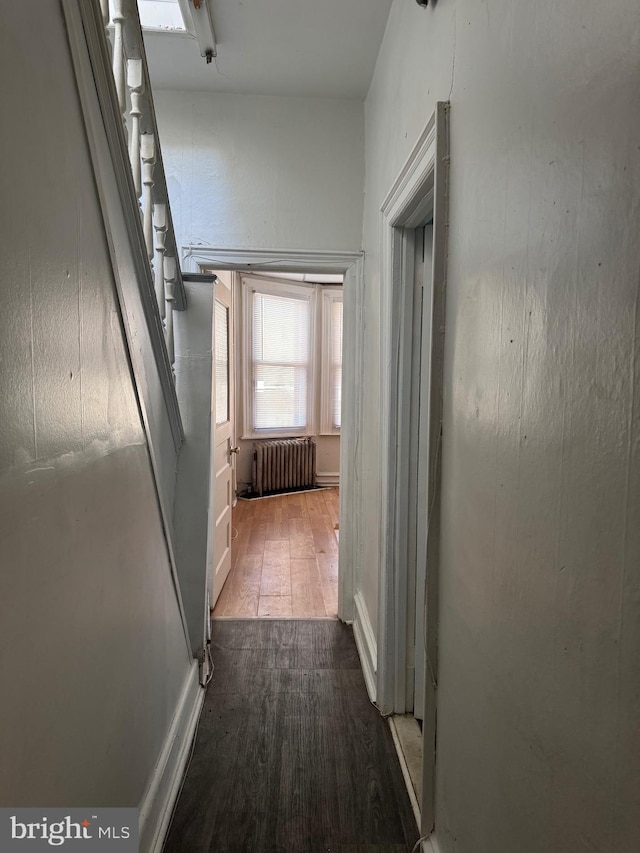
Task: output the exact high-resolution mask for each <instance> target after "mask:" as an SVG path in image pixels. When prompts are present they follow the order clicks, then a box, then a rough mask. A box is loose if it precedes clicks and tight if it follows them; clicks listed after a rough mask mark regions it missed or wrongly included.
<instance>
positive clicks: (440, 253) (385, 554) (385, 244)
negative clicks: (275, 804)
mask: <svg viewBox="0 0 640 853" xmlns="http://www.w3.org/2000/svg"><path fill="white" fill-rule="evenodd" d="M448 111H449V104H448V103H444V102H439V103H437V104H436V108H435V111H434V114H433V116H432V117H431V118H430V119H429V121H428V122H427V125H426V126H425V129H424V131H423V132H422V134H421V135H420V138H419V140H418V142H417V143H416V145H415V146H414V149H413V151H412V152H411V154H410V156H409V158H408V159H407V161H406V163H405V165H404V167H403V168H402V169H401V171H400V174H399V175H398V178H397V179H396V180H395V181H394V183H393V185H392V187H391V189H390V191H389V193H388V194H387V196H386V198H385V200H384V202H383V204H382V207H381V217H380V229H381V234H380V243H381V257H382V262H381V287H380V316H381V318H382V325H381V347H380V348H381V365H382V369H381V374H380V382H381V384H380V401H381V407H380V408H381V424H380V429H381V447H382V452H383V453H384V454H385V462H384V463H383V465H382V482H381V518H380V528H379V529H380V538H379V549H380V558H381V562H380V577H379V611H378V626H379V632H378V642H379V649H380V653H379V656H378V670H379V671H378V685H377V686H378V702H377V704H378V707H379V708H380V710H381V711H382V713H383V714H390V713H393V712H394V711H397V712H398V713H402V712H403V711H404V705H405V701H406V677H407V666H406V630H404V626H405V625H406V618H407V607H408V583H407V573H406V568H405V567H404V566H403V560H402V559H401V555H402V553H403V551H404V549H405V541H404V540H403V536H404V537H405V539H406V531H403V530H402V519H401V517H400V516H399V514H398V509H399V506H400V505H399V502H398V498H399V496H400V495H402V494H404V493H405V492H406V487H407V481H406V459H405V456H406V454H405V453H404V452H403V451H404V450H406V448H403V446H402V441H401V438H402V428H403V423H404V421H403V418H404V417H405V416H406V412H405V410H406V407H407V399H406V388H403V387H402V383H401V382H400V381H399V378H400V375H399V374H400V371H401V367H402V353H401V347H402V344H403V338H402V327H403V303H402V300H403V296H404V286H405V282H406V281H408V277H407V264H408V255H409V253H408V251H407V249H408V244H409V243H410V240H409V239H408V238H407V230H408V229H414V228H416V227H418V226H419V225H421V224H422V223H423V222H424V221H425V216H426V215H427V214H428V212H429V211H430V210H432V211H433V220H434V225H433V266H432V270H433V273H432V281H433V294H434V296H433V300H434V301H433V305H432V327H433V328H434V329H437V330H438V331H439V337H438V341H437V343H436V336H435V335H433V336H432V349H431V362H432V363H431V387H432V389H433V387H434V382H436V383H437V382H438V381H440V385H439V386H438V387H439V388H440V389H441V376H440V380H438V371H440V372H441V369H442V354H443V343H444V334H443V332H444V301H445V292H446V261H447V233H448V209H447V199H448V163H449V135H448ZM405 307H406V306H405ZM409 391H410V389H409ZM440 393H441V391H440ZM429 407H430V408H429V412H430V414H429V418H430V423H434V422H435V421H436V420H437V423H438V425H440V424H441V410H442V405H441V398H439V399H438V400H436V399H435V397H434V394H433V392H431V394H430V400H429ZM438 432H439V430H438ZM437 494H438V493H436V495H437ZM436 505H437V509H439V503H437V502H436V501H434V504H433V505H432V508H433V507H434V506H436ZM432 570H433V572H434V575H433V576H434V577H435V578H436V581H435V584H436V586H435V588H436V589H437V572H438V560H437V554H436V553H435V549H434V562H433V569H432V564H431V562H430V563H429V571H430V572H431V571H432ZM428 582H429V581H428ZM434 602H435V606H432V611H431V612H432V616H433V618H429V619H428V624H427V648H428V652H427V657H428V659H429V663H430V670H431V673H432V678H433V679H434V687H435V686H436V683H437V642H436V641H437V599H436V597H435V596H434ZM431 623H433V624H431ZM436 701H437V700H436V695H435V691H434V695H433V697H432V702H433V707H432V709H431V713H429V715H428V716H427V717H426V718H425V729H424V731H425V749H424V764H423V795H422V803H421V809H420V810H421V813H422V824H423V826H425V827H432V826H434V819H435V739H436V731H435V719H436V717H435V704H436ZM430 721H431V722H430Z"/></svg>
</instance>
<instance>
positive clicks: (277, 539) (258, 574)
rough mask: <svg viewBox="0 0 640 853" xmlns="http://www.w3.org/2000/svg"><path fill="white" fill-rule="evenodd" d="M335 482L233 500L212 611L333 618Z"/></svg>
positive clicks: (217, 614)
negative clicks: (224, 569)
mask: <svg viewBox="0 0 640 853" xmlns="http://www.w3.org/2000/svg"><path fill="white" fill-rule="evenodd" d="M338 517H339V493H338V489H337V488H326V489H317V490H314V491H309V492H296V493H293V494H286V495H274V496H273V497H267V498H262V499H255V500H238V502H237V504H236V506H235V507H234V509H233V515H232V525H233V538H232V544H231V572H230V573H229V576H228V578H227V580H226V583H225V585H224V587H223V589H222V592H221V593H220V597H219V598H218V601H217V602H216V605H215V608H214V610H213V614H212V615H213V618H220V617H222V618H224V617H227V618H229V617H231V618H239V617H240V618H267V617H278V618H294V619H295V618H297V619H300V618H302V619H307V618H327V617H328V618H337V616H338V537H339V531H338Z"/></svg>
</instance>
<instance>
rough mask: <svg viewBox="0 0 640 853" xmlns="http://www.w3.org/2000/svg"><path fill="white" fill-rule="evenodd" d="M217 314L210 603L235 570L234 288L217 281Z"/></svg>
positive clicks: (214, 331) (214, 365)
mask: <svg viewBox="0 0 640 853" xmlns="http://www.w3.org/2000/svg"><path fill="white" fill-rule="evenodd" d="M214 287H215V290H214V296H215V298H214V306H213V309H214V313H213V413H212V414H213V442H212V443H213V476H212V486H213V571H212V574H211V580H210V584H211V598H210V606H211V607H213V606H214V605H215V603H216V600H217V598H218V596H219V595H220V591H221V590H222V587H223V585H224V582H225V580H226V579H227V575H228V574H229V571H230V569H231V509H232V506H233V498H234V495H233V479H234V478H233V468H234V462H233V460H234V459H235V454H236V453H237V448H235V447H233V446H232V443H233V408H234V406H233V340H232V338H233V322H232V314H231V291H230V290H229V288H228V287H226V286H225V285H224V284H222V283H221V282H220V281H217V282H216V283H215V285H214Z"/></svg>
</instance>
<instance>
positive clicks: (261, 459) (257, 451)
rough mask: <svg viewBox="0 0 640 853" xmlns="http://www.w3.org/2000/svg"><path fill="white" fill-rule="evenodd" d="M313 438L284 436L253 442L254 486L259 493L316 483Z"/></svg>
mask: <svg viewBox="0 0 640 853" xmlns="http://www.w3.org/2000/svg"><path fill="white" fill-rule="evenodd" d="M315 482H316V443H315V440H314V439H313V438H283V439H273V440H271V441H256V442H254V444H253V490H254V492H257V493H258V494H259V495H263V494H265V493H267V494H268V493H270V492H278V491H283V490H286V489H303V488H310V487H311V486H315Z"/></svg>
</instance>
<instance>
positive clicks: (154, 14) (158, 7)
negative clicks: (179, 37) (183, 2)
mask: <svg viewBox="0 0 640 853" xmlns="http://www.w3.org/2000/svg"><path fill="white" fill-rule="evenodd" d="M138 11H139V13H140V23H141V24H142V26H143V27H144V28H145V29H147V28H150V29H159V30H178V31H181V32H185V30H186V28H185V25H184V20H183V18H182V12H181V11H180V4H179V3H178V0H138Z"/></svg>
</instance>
